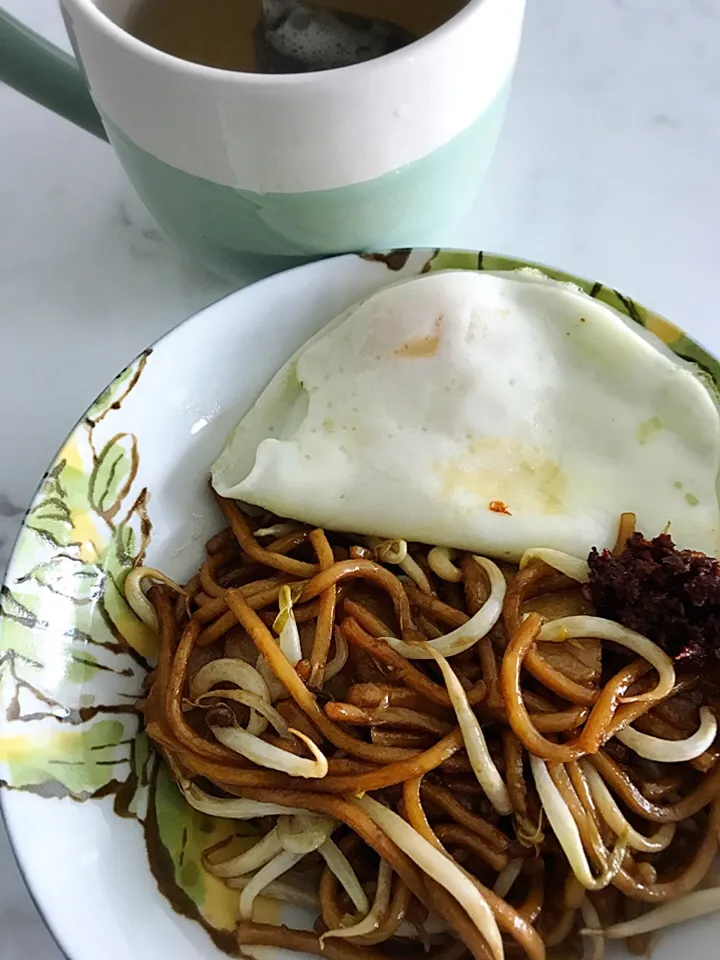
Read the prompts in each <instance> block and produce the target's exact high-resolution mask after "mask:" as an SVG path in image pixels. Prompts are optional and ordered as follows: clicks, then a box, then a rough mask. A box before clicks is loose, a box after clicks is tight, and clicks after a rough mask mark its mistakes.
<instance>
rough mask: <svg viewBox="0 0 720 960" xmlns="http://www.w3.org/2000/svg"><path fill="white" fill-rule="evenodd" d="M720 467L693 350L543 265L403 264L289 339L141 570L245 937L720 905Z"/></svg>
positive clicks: (668, 917) (605, 924) (540, 954)
mask: <svg viewBox="0 0 720 960" xmlns="http://www.w3.org/2000/svg"><path fill="white" fill-rule="evenodd" d="M719 471H720V412H719V410H718V405H717V403H716V398H715V397H714V395H713V393H712V392H711V389H710V387H708V386H707V385H706V383H705V380H704V378H703V376H702V373H701V372H699V371H698V370H697V369H696V368H695V367H694V366H692V365H691V364H690V363H685V362H683V361H681V360H679V359H678V358H677V357H674V356H673V355H671V354H670V352H669V351H667V350H665V348H664V347H663V345H662V344H661V343H660V342H659V341H656V340H655V339H654V338H653V337H652V335H651V334H650V333H647V332H646V331H642V330H641V329H640V328H639V327H637V326H633V325H631V324H630V323H629V322H628V321H627V320H626V319H625V318H623V317H621V316H620V315H619V314H617V313H616V312H615V311H614V310H612V308H611V307H609V306H607V305H606V304H604V303H602V302H599V301H598V300H595V299H593V298H592V297H590V296H588V295H586V294H585V293H583V292H582V291H581V290H579V289H578V288H576V287H574V286H571V285H570V284H559V283H555V282H552V281H549V280H547V279H546V278H545V277H544V276H541V275H540V274H539V273H537V272H536V271H533V270H526V271H520V272H514V273H491V272H482V273H475V272H471V271H444V272H438V273H432V274H427V275H423V276H420V277H417V278H414V279H412V280H405V281H400V282H398V283H396V284H394V285H391V286H389V287H386V288H384V289H382V290H380V291H379V292H378V293H376V294H374V295H373V296H371V297H370V298H369V299H367V300H365V301H363V302H362V303H360V304H357V305H355V306H354V307H352V308H351V309H349V310H347V311H346V312H345V313H343V314H342V315H341V316H339V317H338V318H337V319H336V320H334V321H333V322H331V323H330V324H329V325H327V326H326V327H325V328H324V329H323V330H321V331H320V333H318V334H317V335H316V336H315V337H314V338H313V339H311V340H310V341H309V342H308V343H307V344H306V345H305V346H304V347H302V348H301V349H300V350H299V351H298V352H297V353H296V354H295V356H294V357H293V358H292V359H291V360H290V361H289V362H288V363H287V364H286V365H285V366H284V367H283V368H282V369H281V370H280V371H279V372H278V374H277V375H276V376H275V378H274V379H273V380H272V381H271V383H270V384H269V386H268V387H267V388H266V389H265V390H264V392H263V393H262V394H261V396H260V397H259V399H258V400H257V402H256V403H255V405H254V406H253V407H252V409H251V410H250V411H249V412H248V413H247V415H246V416H245V417H244V418H243V419H242V420H241V422H240V423H239V425H238V426H237V428H236V429H235V431H234V432H233V434H232V435H231V437H230V438H229V439H228V442H227V444H226V447H225V449H224V450H223V452H222V453H221V455H220V457H219V459H218V460H217V462H216V463H215V465H214V466H213V468H212V493H213V495H214V497H215V499H216V502H217V504H218V506H219V509H220V511H221V512H222V515H223V516H224V519H225V527H224V529H221V530H220V532H219V533H217V535H216V536H214V537H213V538H212V539H211V540H210V541H209V542H208V544H207V548H206V556H205V558H204V562H203V563H202V565H201V567H200V569H199V570H198V571H197V573H196V574H195V575H194V576H192V577H191V578H190V579H189V580H188V582H187V583H185V584H184V585H179V584H177V583H175V582H173V581H172V580H171V579H170V578H168V577H167V576H166V575H165V573H164V572H162V571H161V570H157V569H153V568H151V567H146V566H136V567H135V568H134V569H133V570H132V571H131V572H130V573H129V574H128V576H127V579H126V581H125V587H124V589H125V596H126V598H127V601H128V603H129V604H130V606H131V607H132V609H133V611H134V612H135V613H136V614H137V616H138V617H139V618H140V619H141V620H143V622H144V623H145V624H147V625H148V626H149V627H151V628H152V629H153V630H155V631H156V632H157V635H158V655H157V666H156V667H155V669H154V671H153V672H152V673H151V674H150V676H149V677H148V681H147V687H146V695H145V699H144V700H143V703H142V710H143V714H144V720H145V729H146V732H147V734H148V736H149V737H150V738H151V740H152V742H153V743H154V745H155V747H156V748H157V750H158V751H159V752H160V753H161V754H162V756H163V757H164V759H165V761H166V762H167V765H168V768H169V770H170V772H171V774H172V776H173V778H174V780H175V782H176V783H177V786H178V788H179V790H180V792H181V793H182V795H183V796H184V798H185V800H186V801H187V803H188V804H190V805H191V806H192V807H194V808H195V809H196V810H198V811H200V812H202V813H203V814H206V815H207V816H209V817H219V818H224V819H226V820H229V821H236V822H237V831H236V832H235V835H234V836H231V837H230V839H229V840H224V841H222V842H221V843H220V844H216V845H215V846H213V847H210V848H209V849H207V850H206V851H205V854H204V858H203V866H204V868H205V870H206V871H207V872H208V873H209V874H210V875H212V876H214V877H215V878H219V879H220V880H222V881H223V883H225V884H226V885H227V886H228V887H230V888H231V889H233V890H236V891H237V894H238V926H237V944H238V948H239V950H240V952H241V953H242V954H243V955H246V956H248V957H250V958H253V960H267V958H268V956H269V954H268V948H282V949H287V950H291V951H298V952H304V953H308V954H314V955H316V956H321V957H322V956H326V957H328V958H329V960H385V958H389V957H391V956H393V955H395V954H398V955H401V956H403V957H406V958H409V960H415V958H417V960H420V958H421V957H424V956H426V955H427V956H429V957H431V958H433V960H461V958H465V957H467V956H468V955H472V956H473V957H475V958H476V960H501V958H502V957H504V956H505V955H507V956H508V957H512V956H524V957H527V958H530V960H544V958H545V957H557V958H566V957H567V958H580V957H583V956H585V957H591V958H592V960H600V958H601V957H602V956H603V953H604V950H605V946H606V943H607V942H608V941H612V940H624V941H626V942H627V945H628V947H629V949H630V950H631V951H632V952H635V953H638V952H639V953H644V952H646V950H647V948H648V936H649V935H650V934H652V933H653V932H654V931H656V930H660V929H662V928H664V927H666V926H668V925H671V924H675V923H678V922H681V921H684V920H687V919H691V918H693V917H697V916H700V915H702V914H707V913H711V912H714V911H716V910H720V886H718V884H717V881H716V880H715V882H714V883H713V861H714V858H715V856H716V853H717V849H718V843H719V842H720V745H719V744H718V742H717V733H718V727H717V716H718V711H720V562H719V561H718V560H717V559H715V558H716V556H717V555H718V552H720V551H719V550H718V547H719V546H720V508H719V506H718V491H717V480H718V473H719ZM258 898H270V899H271V900H274V901H276V902H278V903H281V904H290V905H295V906H300V907H305V908H307V913H306V917H305V920H306V922H303V921H298V920H297V919H295V921H294V922H293V925H292V927H289V926H284V925H273V924H270V923H259V922H257V919H258V918H257V916H256V914H255V908H256V906H257V903H258ZM293 916H295V917H296V916H297V914H294V915H293ZM282 919H283V920H287V916H286V915H283V917H282Z"/></svg>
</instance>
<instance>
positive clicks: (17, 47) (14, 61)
mask: <svg viewBox="0 0 720 960" xmlns="http://www.w3.org/2000/svg"><path fill="white" fill-rule="evenodd" d="M0 82H2V83H6V84H7V85H8V86H10V87H13V89H15V90H17V91H18V92H19V93H22V94H24V96H26V97H29V98H30V99H31V100H34V101H35V102H36V103H39V104H41V105H42V106H43V107H47V108H48V109H49V110H52V111H53V113H57V114H59V115H60V116H61V117H65V119H66V120H70V121H71V122H72V123H74V124H76V125H77V126H78V127H82V128H83V130H87V131H88V133H92V134H94V135H95V136H96V137H100V138H101V139H102V140H107V134H106V133H105V127H104V126H103V122H102V120H101V118H100V114H99V113H98V111H97V108H96V107H95V104H94V103H93V101H92V97H91V96H90V91H89V90H88V88H87V84H86V82H85V78H84V77H83V75H82V72H81V71H80V67H79V66H78V63H77V60H75V59H74V57H71V56H70V54H69V53H65V51H64V50H61V49H60V48H59V47H56V46H55V44H53V43H50V42H49V41H48V40H46V39H45V38H44V37H41V36H40V35H39V34H38V33H35V32H34V31H33V30H30V29H29V28H28V27H26V26H24V25H23V24H22V23H20V22H19V21H18V20H16V19H15V18H14V17H11V16H10V14H9V13H7V12H6V11H4V10H1V9H0Z"/></svg>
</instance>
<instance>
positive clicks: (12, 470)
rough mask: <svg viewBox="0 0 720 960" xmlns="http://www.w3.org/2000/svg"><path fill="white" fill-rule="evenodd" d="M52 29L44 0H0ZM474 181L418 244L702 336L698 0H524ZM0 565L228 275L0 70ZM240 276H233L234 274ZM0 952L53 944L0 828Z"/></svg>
mask: <svg viewBox="0 0 720 960" xmlns="http://www.w3.org/2000/svg"><path fill="white" fill-rule="evenodd" d="M2 3H3V5H4V6H5V7H6V8H7V9H8V10H9V11H10V12H11V13H13V14H15V15H16V16H18V17H20V16H22V17H23V18H24V20H25V22H27V23H30V24H31V25H32V26H33V27H35V28H36V29H38V30H40V31H41V32H43V33H44V34H45V35H46V36H48V37H50V38H52V39H53V40H57V41H63V39H64V37H63V28H62V24H61V20H60V15H59V12H58V10H57V9H56V0H2ZM528 8H529V9H528V21H527V27H526V34H525V40H524V46H523V50H522V53H521V58H520V64H519V67H518V72H517V79H516V84H515V89H514V93H513V98H512V102H511V106H510V112H509V116H508V120H507V124H506V127H505V131H504V134H503V138H502V141H501V145H500V148H499V150H498V153H497V155H496V159H495V163H494V166H493V169H492V172H491V174H490V177H489V179H488V180H487V181H486V184H485V187H484V190H483V194H482V197H481V199H480V201H479V203H478V204H477V206H476V208H475V209H474V211H473V212H472V215H471V216H470V217H469V218H468V220H467V221H466V223H465V224H464V225H463V226H462V227H461V228H460V229H458V230H457V232H456V233H455V234H454V235H453V236H442V237H438V238H437V243H438V244H445V245H454V246H469V247H472V248H485V249H488V250H494V251H498V252H504V253H513V254H517V255H519V256H522V257H527V258H528V259H535V260H540V261H544V262H546V263H551V264H554V265H556V266H561V267H565V268H566V269H568V270H571V271H574V272H575V273H578V274H581V275H585V276H588V277H591V278H593V279H597V280H601V281H603V282H604V283H608V284H612V285H613V286H615V287H617V288H619V289H620V290H622V291H624V292H626V293H629V294H631V295H632V296H633V297H635V298H637V299H638V300H640V301H641V302H643V303H645V304H646V305H648V306H651V307H654V308H655V309H657V310H658V311H660V312H661V313H664V314H665V315H667V316H669V317H671V318H672V319H673V320H674V321H675V322H676V323H678V324H680V325H681V326H684V327H685V328H686V329H687V330H688V332H690V333H691V334H693V335H694V336H695V337H697V338H698V339H700V340H701V341H704V342H705V344H706V345H707V346H709V347H710V348H711V349H713V350H715V351H716V352H720V317H719V316H718V306H717V303H718V295H717V290H716V287H717V281H716V276H717V270H718V266H717V264H718V256H719V255H720V109H719V108H720V59H719V58H718V55H717V51H718V50H720V6H718V4H717V0H683V2H682V3H680V2H678V0H528ZM0 131H1V133H0V142H1V143H2V150H1V151H0V365H1V367H0V369H1V376H0V451H2V453H1V454H0V571H2V569H3V568H4V565H5V562H6V561H7V556H8V553H9V550H10V546H11V543H12V539H13V537H14V535H15V532H16V530H17V528H18V524H19V522H20V519H21V517H22V513H23V511H24V509H25V506H26V505H27V503H28V501H29V499H30V497H31V496H32V494H33V492H34V490H35V487H36V485H37V483H38V481H39V479H40V477H41V475H42V473H43V471H44V469H45V468H46V466H47V465H48V463H49V461H50V460H51V458H52V456H53V454H54V453H55V451H56V449H57V447H58V446H59V444H60V443H61V441H62V440H63V438H64V436H65V435H66V433H67V432H68V431H69V430H70V428H71V427H72V426H73V424H74V422H75V421H76V420H77V419H78V417H80V416H81V415H82V413H83V411H84V409H85V407H86V406H87V405H88V404H89V403H90V401H91V400H92V399H93V398H94V397H95V396H96V394H98V393H99V392H100V390H101V389H102V388H103V387H104V386H105V385H106V384H107V382H108V381H109V380H110V379H111V378H112V377H113V376H114V375H115V374H116V373H117V372H118V371H119V370H120V369H121V368H122V367H123V366H124V365H125V364H126V363H127V362H128V361H129V360H131V359H132V358H133V357H134V356H135V355H136V354H137V353H138V352H139V351H140V350H142V349H143V348H144V347H145V346H146V345H147V344H148V343H149V342H151V341H152V340H154V339H156V338H157V337H158V336H160V335H161V334H162V333H164V332H165V331H166V330H169V329H170V328H171V327H172V326H174V325H175V324H177V323H178V322H179V321H181V320H183V319H184V318H185V317H187V316H188V315H189V314H191V313H193V312H195V311H196V310H198V309H199V308H200V307H203V306H205V305H206V304H208V303H211V302H212V301H213V300H216V299H217V298H219V297H221V296H222V295H223V294H225V293H226V292H228V289H229V288H228V286H227V285H226V284H224V283H223V282H222V281H220V280H217V279H215V278H213V277H211V276H210V275H209V274H207V273H206V272H205V271H204V270H203V269H202V268H200V267H198V266H196V265H194V264H192V263H191V262H189V261H188V259H187V258H186V257H185V256H184V255H183V254H181V253H179V252H178V251H177V250H176V249H175V247H174V246H173V245H172V243H171V242H170V241H169V240H167V239H166V238H165V237H164V236H163V235H162V234H161V233H160V232H159V231H158V229H157V227H156V225H155V224H154V222H153V220H152V218H151V217H150V215H149V214H148V213H146V212H145V211H144V209H143V207H142V205H141V204H140V202H139V200H138V199H137V198H136V197H135V195H134V194H133V191H132V189H131V188H130V186H129V185H128V183H127V181H126V180H125V177H124V175H123V173H122V171H121V170H120V168H119V166H118V164H117V163H116V161H115V160H114V158H113V155H112V152H111V150H110V148H109V147H108V146H106V145H105V144H102V143H100V142H98V141H96V140H94V139H93V138H92V137H90V136H89V135H87V134H85V133H82V132H81V131H78V130H75V129H73V128H72V127H71V126H70V125H69V124H68V123H66V122H65V121H63V120H60V119H58V118H56V117H53V116H52V115H51V114H49V113H47V112H46V111H44V110H42V109H41V108H40V107H37V106H35V105H34V104H31V103H29V102H27V101H23V100H22V99H21V98H20V97H19V96H18V95H17V94H16V93H14V92H13V91H11V90H8V89H0ZM248 279H249V280H250V279H252V277H250V276H248ZM0 930H1V931H2V933H1V934H0V960H19V958H21V957H22V958H23V960H25V958H32V960H56V958H59V957H60V953H59V951H58V950H57V948H56V947H55V946H54V945H53V943H52V939H51V937H50V936H49V934H48V933H47V932H46V931H45V929H44V927H43V924H42V922H41V920H40V919H39V917H38V915H37V913H36V911H35V909H34V907H33V905H32V903H31V901H30V898H29V896H28V895H27V893H26V892H25V890H24V888H23V886H22V882H21V880H20V878H19V876H18V873H17V870H16V869H15V867H14V865H13V863H12V859H11V856H10V853H9V850H8V848H7V843H6V840H5V838H4V834H2V827H0Z"/></svg>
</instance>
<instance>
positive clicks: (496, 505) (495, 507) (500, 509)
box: [489, 500, 512, 517]
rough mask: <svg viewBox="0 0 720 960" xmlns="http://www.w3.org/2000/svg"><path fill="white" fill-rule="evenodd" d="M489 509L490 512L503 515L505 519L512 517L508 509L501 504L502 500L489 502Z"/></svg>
mask: <svg viewBox="0 0 720 960" xmlns="http://www.w3.org/2000/svg"><path fill="white" fill-rule="evenodd" d="M489 509H490V510H492V512H493V513H504V514H505V516H506V517H511V516H512V514H511V513H510V511H509V510H508V508H507V507H506V506H505V504H504V503H503V502H502V500H491V501H490V504H489Z"/></svg>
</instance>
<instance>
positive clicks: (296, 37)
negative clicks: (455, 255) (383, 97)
mask: <svg viewBox="0 0 720 960" xmlns="http://www.w3.org/2000/svg"><path fill="white" fill-rule="evenodd" d="M414 39H416V38H415V37H414V36H412V34H410V33H408V31H407V30H404V29H403V28H402V27H398V26H396V25H395V24H392V23H388V22H387V21H384V20H376V19H372V18H369V17H364V16H362V15H360V14H355V13H345V12H337V13H335V12H332V11H331V10H327V9H320V8H318V7H314V6H313V5H312V4H311V3H306V2H304V0H263V18H262V20H261V21H260V23H259V24H258V26H257V28H256V31H255V46H256V56H257V60H258V67H259V69H260V70H262V71H263V72H267V73H301V72H309V71H313V70H332V69H335V68H337V67H347V66H351V65H352V64H355V63H362V62H363V61H365V60H372V59H374V58H375V57H382V56H384V55H385V54H387V53H391V52H392V51H393V50H399V49H400V48H401V47H404V46H406V45H407V44H408V43H412V41H413V40H414Z"/></svg>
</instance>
